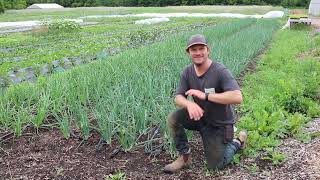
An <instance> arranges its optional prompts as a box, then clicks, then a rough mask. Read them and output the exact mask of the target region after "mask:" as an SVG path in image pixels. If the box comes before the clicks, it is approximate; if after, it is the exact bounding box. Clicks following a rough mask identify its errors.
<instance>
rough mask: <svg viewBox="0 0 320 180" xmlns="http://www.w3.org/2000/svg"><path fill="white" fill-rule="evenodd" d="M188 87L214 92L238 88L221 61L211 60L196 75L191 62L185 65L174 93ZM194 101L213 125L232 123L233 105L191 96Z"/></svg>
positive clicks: (233, 120) (181, 92)
mask: <svg viewBox="0 0 320 180" xmlns="http://www.w3.org/2000/svg"><path fill="white" fill-rule="evenodd" d="M190 89H196V90H200V91H202V92H205V89H210V90H211V91H212V90H214V91H215V93H222V92H226V91H233V90H240V87H239V85H238V83H237V81H236V80H235V78H234V77H233V76H232V74H231V72H230V71H229V70H228V69H227V68H226V67H225V66H224V65H223V64H221V63H218V62H215V61H213V62H212V63H211V65H210V67H209V69H208V70H207V72H205V73H204V74H203V75H201V76H197V74H196V71H195V69H194V66H193V64H191V65H189V66H187V67H186V68H185V69H184V70H183V72H182V74H181V78H180V84H179V86H178V88H177V90H176V95H183V96H185V97H186V95H185V93H186V92H187V91H188V90H190ZM193 99H194V101H195V102H196V103H197V104H198V105H199V106H200V107H201V108H202V109H204V111H205V114H204V118H205V119H206V120H207V121H208V122H209V123H210V124H212V125H213V126H223V125H227V124H234V122H235V114H234V110H233V105H231V104H227V105H225V104H219V103H214V102H209V101H205V100H201V99H198V98H196V97H194V98H193Z"/></svg>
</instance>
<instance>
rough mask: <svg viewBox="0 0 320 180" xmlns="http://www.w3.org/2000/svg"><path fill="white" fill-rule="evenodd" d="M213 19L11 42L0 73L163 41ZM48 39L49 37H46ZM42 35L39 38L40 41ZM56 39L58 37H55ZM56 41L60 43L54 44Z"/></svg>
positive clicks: (208, 22)
mask: <svg viewBox="0 0 320 180" xmlns="http://www.w3.org/2000/svg"><path fill="white" fill-rule="evenodd" d="M212 23H215V20H213V19H212V20H211V21H207V22H206V23H198V22H195V21H193V22H190V23H189V22H188V23H185V22H176V23H173V24H165V25H162V26H159V25H158V26H148V27H146V28H144V29H141V27H138V26H137V27H136V29H127V30H126V31H123V30H122V29H120V30H119V32H112V33H111V32H110V33H111V34H109V35H108V36H105V33H102V34H99V35H86V36H84V35H83V33H80V34H69V35H66V36H65V35H63V36H62V37H61V39H62V38H69V39H67V40H61V41H59V39H52V40H48V41H49V42H51V43H52V44H49V43H46V44H43V45H37V44H35V45H32V46H30V45H22V44H20V46H17V48H16V49H15V50H12V49H13V47H12V46H13V45H15V43H13V44H12V45H10V47H7V48H8V49H11V50H10V51H7V52H5V51H4V49H3V51H4V52H3V53H1V56H0V58H1V59H0V65H1V66H0V74H3V75H5V74H6V73H7V72H8V71H10V70H13V71H17V70H19V69H21V68H25V67H29V66H33V65H41V64H43V63H50V62H52V61H55V60H61V59H64V58H74V57H79V56H80V57H82V58H88V59H90V58H92V56H95V55H96V54H98V53H100V52H102V51H104V52H108V54H110V53H111V54H113V53H114V51H115V50H116V51H119V50H121V49H122V50H123V49H127V48H133V47H138V46H141V45H143V44H150V43H153V42H154V41H160V40H163V39H164V38H165V37H166V36H168V35H170V34H175V33H178V32H181V31H190V30H194V29H198V28H203V27H205V26H208V25H210V24H212ZM46 38H49V39H50V37H46ZM46 38H42V37H41V38H39V39H40V40H41V41H43V39H46ZM58 38H59V37H58ZM57 42H60V43H57Z"/></svg>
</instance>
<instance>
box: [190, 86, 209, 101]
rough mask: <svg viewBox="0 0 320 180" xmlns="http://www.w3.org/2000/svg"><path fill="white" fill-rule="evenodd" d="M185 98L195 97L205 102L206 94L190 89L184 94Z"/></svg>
mask: <svg viewBox="0 0 320 180" xmlns="http://www.w3.org/2000/svg"><path fill="white" fill-rule="evenodd" d="M186 95H187V96H193V97H197V98H199V99H202V100H205V99H206V94H205V93H204V92H202V91H199V90H195V89H190V90H189V91H187V92H186Z"/></svg>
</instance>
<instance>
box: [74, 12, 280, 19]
mask: <svg viewBox="0 0 320 180" xmlns="http://www.w3.org/2000/svg"><path fill="white" fill-rule="evenodd" d="M283 15H284V12H283V11H269V12H268V13H266V14H264V15H245V14H237V13H217V14H214V13H209V14H205V13H142V14H127V15H91V16H84V17H80V18H82V19H83V18H104V17H154V18H161V17H166V18H169V17H230V18H281V17H282V16H283Z"/></svg>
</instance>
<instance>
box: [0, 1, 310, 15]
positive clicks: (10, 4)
mask: <svg viewBox="0 0 320 180" xmlns="http://www.w3.org/2000/svg"><path fill="white" fill-rule="evenodd" d="M309 2H310V0H0V13H1V12H3V11H4V9H24V8H26V7H28V6H30V5H32V4H34V3H57V4H59V5H61V6H64V7H83V6H86V7H93V6H182V5H280V6H284V7H292V6H300V7H307V6H308V5H309Z"/></svg>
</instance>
